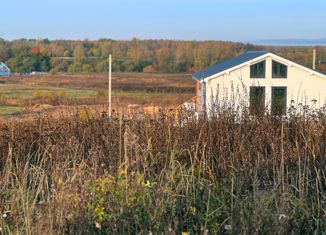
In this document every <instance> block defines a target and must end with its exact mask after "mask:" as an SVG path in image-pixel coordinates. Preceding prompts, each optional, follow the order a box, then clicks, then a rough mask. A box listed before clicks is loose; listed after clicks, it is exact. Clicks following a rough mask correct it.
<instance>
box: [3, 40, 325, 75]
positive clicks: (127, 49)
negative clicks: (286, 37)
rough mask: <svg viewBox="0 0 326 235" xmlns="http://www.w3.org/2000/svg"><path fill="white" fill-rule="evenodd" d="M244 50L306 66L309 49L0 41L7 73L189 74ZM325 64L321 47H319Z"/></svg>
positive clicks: (143, 42)
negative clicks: (261, 52)
mask: <svg viewBox="0 0 326 235" xmlns="http://www.w3.org/2000/svg"><path fill="white" fill-rule="evenodd" d="M248 50H269V51H273V52H276V53H277V54H279V55H281V56H285V57H287V58H289V59H292V60H295V61H297V62H299V63H301V64H304V65H306V66H309V67H311V64H312V56H311V48H310V47H266V46H254V45H251V44H244V43H238V42H228V41H179V40H140V39H137V38H134V39H132V40H111V39H99V40H48V39H38V40H37V39H19V40H12V41H8V40H4V39H0V60H1V61H4V62H5V63H6V64H7V65H8V67H9V68H11V71H12V72H16V73H29V72H32V71H40V72H49V71H51V72H107V71H108V64H109V55H110V54H112V56H113V57H114V59H113V65H112V66H113V70H114V71H121V72H164V73H176V72H186V73H188V72H193V71H197V70H199V69H202V68H205V67H207V66H210V65H213V64H215V63H218V62H221V61H223V60H225V59H228V58H231V57H233V56H236V55H239V54H241V53H243V52H245V51H248ZM318 52H319V54H318V55H319V57H320V59H322V60H324V61H326V47H319V48H318Z"/></svg>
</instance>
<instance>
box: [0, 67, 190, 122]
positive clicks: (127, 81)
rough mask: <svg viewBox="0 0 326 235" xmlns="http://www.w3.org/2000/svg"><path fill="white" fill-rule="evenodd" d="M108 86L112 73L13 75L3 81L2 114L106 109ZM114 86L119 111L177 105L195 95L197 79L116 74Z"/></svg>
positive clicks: (114, 105) (0, 109) (0, 112)
mask: <svg viewBox="0 0 326 235" xmlns="http://www.w3.org/2000/svg"><path fill="white" fill-rule="evenodd" d="M107 86H108V75H107V74H100V73H92V74H63V75H56V76H42V77H40V76H27V77H22V76H18V77H11V78H10V79H9V80H8V79H7V80H5V82H4V83H0V97H1V100H0V104H1V105H0V114H2V115H3V116H6V117H8V116H16V117H17V116H19V117H21V116H26V115H30V114H33V112H35V110H37V111H38V112H49V110H50V111H51V112H53V111H54V110H57V109H58V108H60V109H61V110H62V109H69V108H73V107H78V106H81V105H87V107H101V109H105V108H106V104H107V102H108V101H107ZM112 86H113V91H112V92H113V94H112V95H113V98H112V101H113V108H114V109H115V110H117V111H118V110H119V112H126V111H127V110H128V105H139V106H141V107H143V108H146V107H147V108H148V107H153V106H165V107H171V106H176V105H180V104H182V103H183V102H185V101H187V100H189V99H190V98H192V97H193V96H194V82H193V80H192V79H191V77H190V75H183V74H178V75H164V74H143V73H114V74H113V80H112ZM42 107H44V109H42Z"/></svg>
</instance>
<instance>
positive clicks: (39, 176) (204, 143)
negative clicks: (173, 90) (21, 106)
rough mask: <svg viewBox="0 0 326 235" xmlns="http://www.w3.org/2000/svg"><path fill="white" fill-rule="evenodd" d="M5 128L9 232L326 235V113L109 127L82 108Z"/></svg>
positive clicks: (127, 122) (124, 122) (0, 159)
mask: <svg viewBox="0 0 326 235" xmlns="http://www.w3.org/2000/svg"><path fill="white" fill-rule="evenodd" d="M0 126H1V129H0V172H1V175H0V200H1V204H0V212H1V213H2V214H6V217H2V218H1V219H0V227H1V228H2V231H3V232H4V233H5V234H9V233H20V234H46V233H50V234H62V233H67V234H149V233H150V232H152V233H154V234H162V233H163V234H181V232H190V234H227V233H231V234H262V233H263V234H322V233H323V232H324V231H325V230H326V222H325V221H326V220H325V216H326V198H325V195H326V191H325V190H326V171H325V169H326V159H325V156H326V147H325V146H326V142H325V141H326V129H325V126H326V115H325V113H324V112H320V113H318V115H317V116H316V115H314V116H307V117H305V118H303V117H302V116H290V117H289V118H288V119H287V120H281V119H280V118H277V117H272V116H263V117H260V118H253V117H251V116H248V115H247V114H246V113H243V114H242V115H241V116H239V114H238V113H236V112H233V111H232V110H230V109H227V110H220V113H219V115H218V117H216V118H212V119H210V120H208V119H206V118H200V119H199V120H198V121H197V120H196V119H193V117H192V116H191V115H187V116H183V117H182V118H181V119H176V118H175V116H167V115H165V113H158V114H156V115H155V116H154V117H153V116H151V117H146V116H142V117H139V116H136V117H134V118H132V119H125V118H124V117H123V116H121V115H115V116H114V118H113V120H111V121H108V120H106V119H105V118H102V117H100V116H98V115H96V114H95V116H94V115H93V114H91V113H90V112H88V110H87V109H85V110H84V111H79V112H77V113H72V114H71V115H69V116H68V117H67V116H64V115H63V116H62V117H60V119H58V118H55V119H54V118H51V117H45V116H39V117H38V118H36V119H35V118H33V119H31V120H18V121H14V120H6V121H2V122H1V125H0Z"/></svg>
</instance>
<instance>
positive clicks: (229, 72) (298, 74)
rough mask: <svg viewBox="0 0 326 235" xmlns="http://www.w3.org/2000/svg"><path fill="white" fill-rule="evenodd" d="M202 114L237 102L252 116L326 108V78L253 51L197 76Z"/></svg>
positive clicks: (205, 70) (266, 54) (274, 57)
mask: <svg viewBox="0 0 326 235" xmlns="http://www.w3.org/2000/svg"><path fill="white" fill-rule="evenodd" d="M193 78H194V79H195V80H196V81H197V83H198V84H199V91H198V93H199V94H198V97H197V99H198V100H197V104H198V110H199V111H206V112H207V113H208V114H209V113H210V111H212V110H214V107H216V106H215V104H216V103H220V102H226V101H228V102H233V104H235V105H237V106H241V107H243V106H245V107H250V112H252V113H255V112H258V111H266V110H267V111H269V112H272V113H275V114H285V113H286V112H287V110H288V109H289V108H290V106H294V107H295V106H297V105H299V104H302V105H308V106H310V107H311V106H313V107H316V108H320V107H323V106H324V105H325V104H326V75H325V74H322V73H319V72H317V71H315V70H312V69H310V68H307V67H305V66H302V65H300V64H298V63H295V62H293V61H290V60H288V59H285V58H283V57H280V56H278V55H275V54H273V53H270V52H267V51H249V52H246V53H244V54H242V55H240V56H237V57H234V58H232V59H229V60H226V61H224V62H221V63H219V64H216V65H213V66H211V67H209V68H206V69H204V70H202V71H199V72H196V73H194V74H193Z"/></svg>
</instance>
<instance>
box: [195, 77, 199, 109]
mask: <svg viewBox="0 0 326 235" xmlns="http://www.w3.org/2000/svg"><path fill="white" fill-rule="evenodd" d="M198 99H199V82H198V80H196V101H195V102H196V103H195V109H196V112H198Z"/></svg>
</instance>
